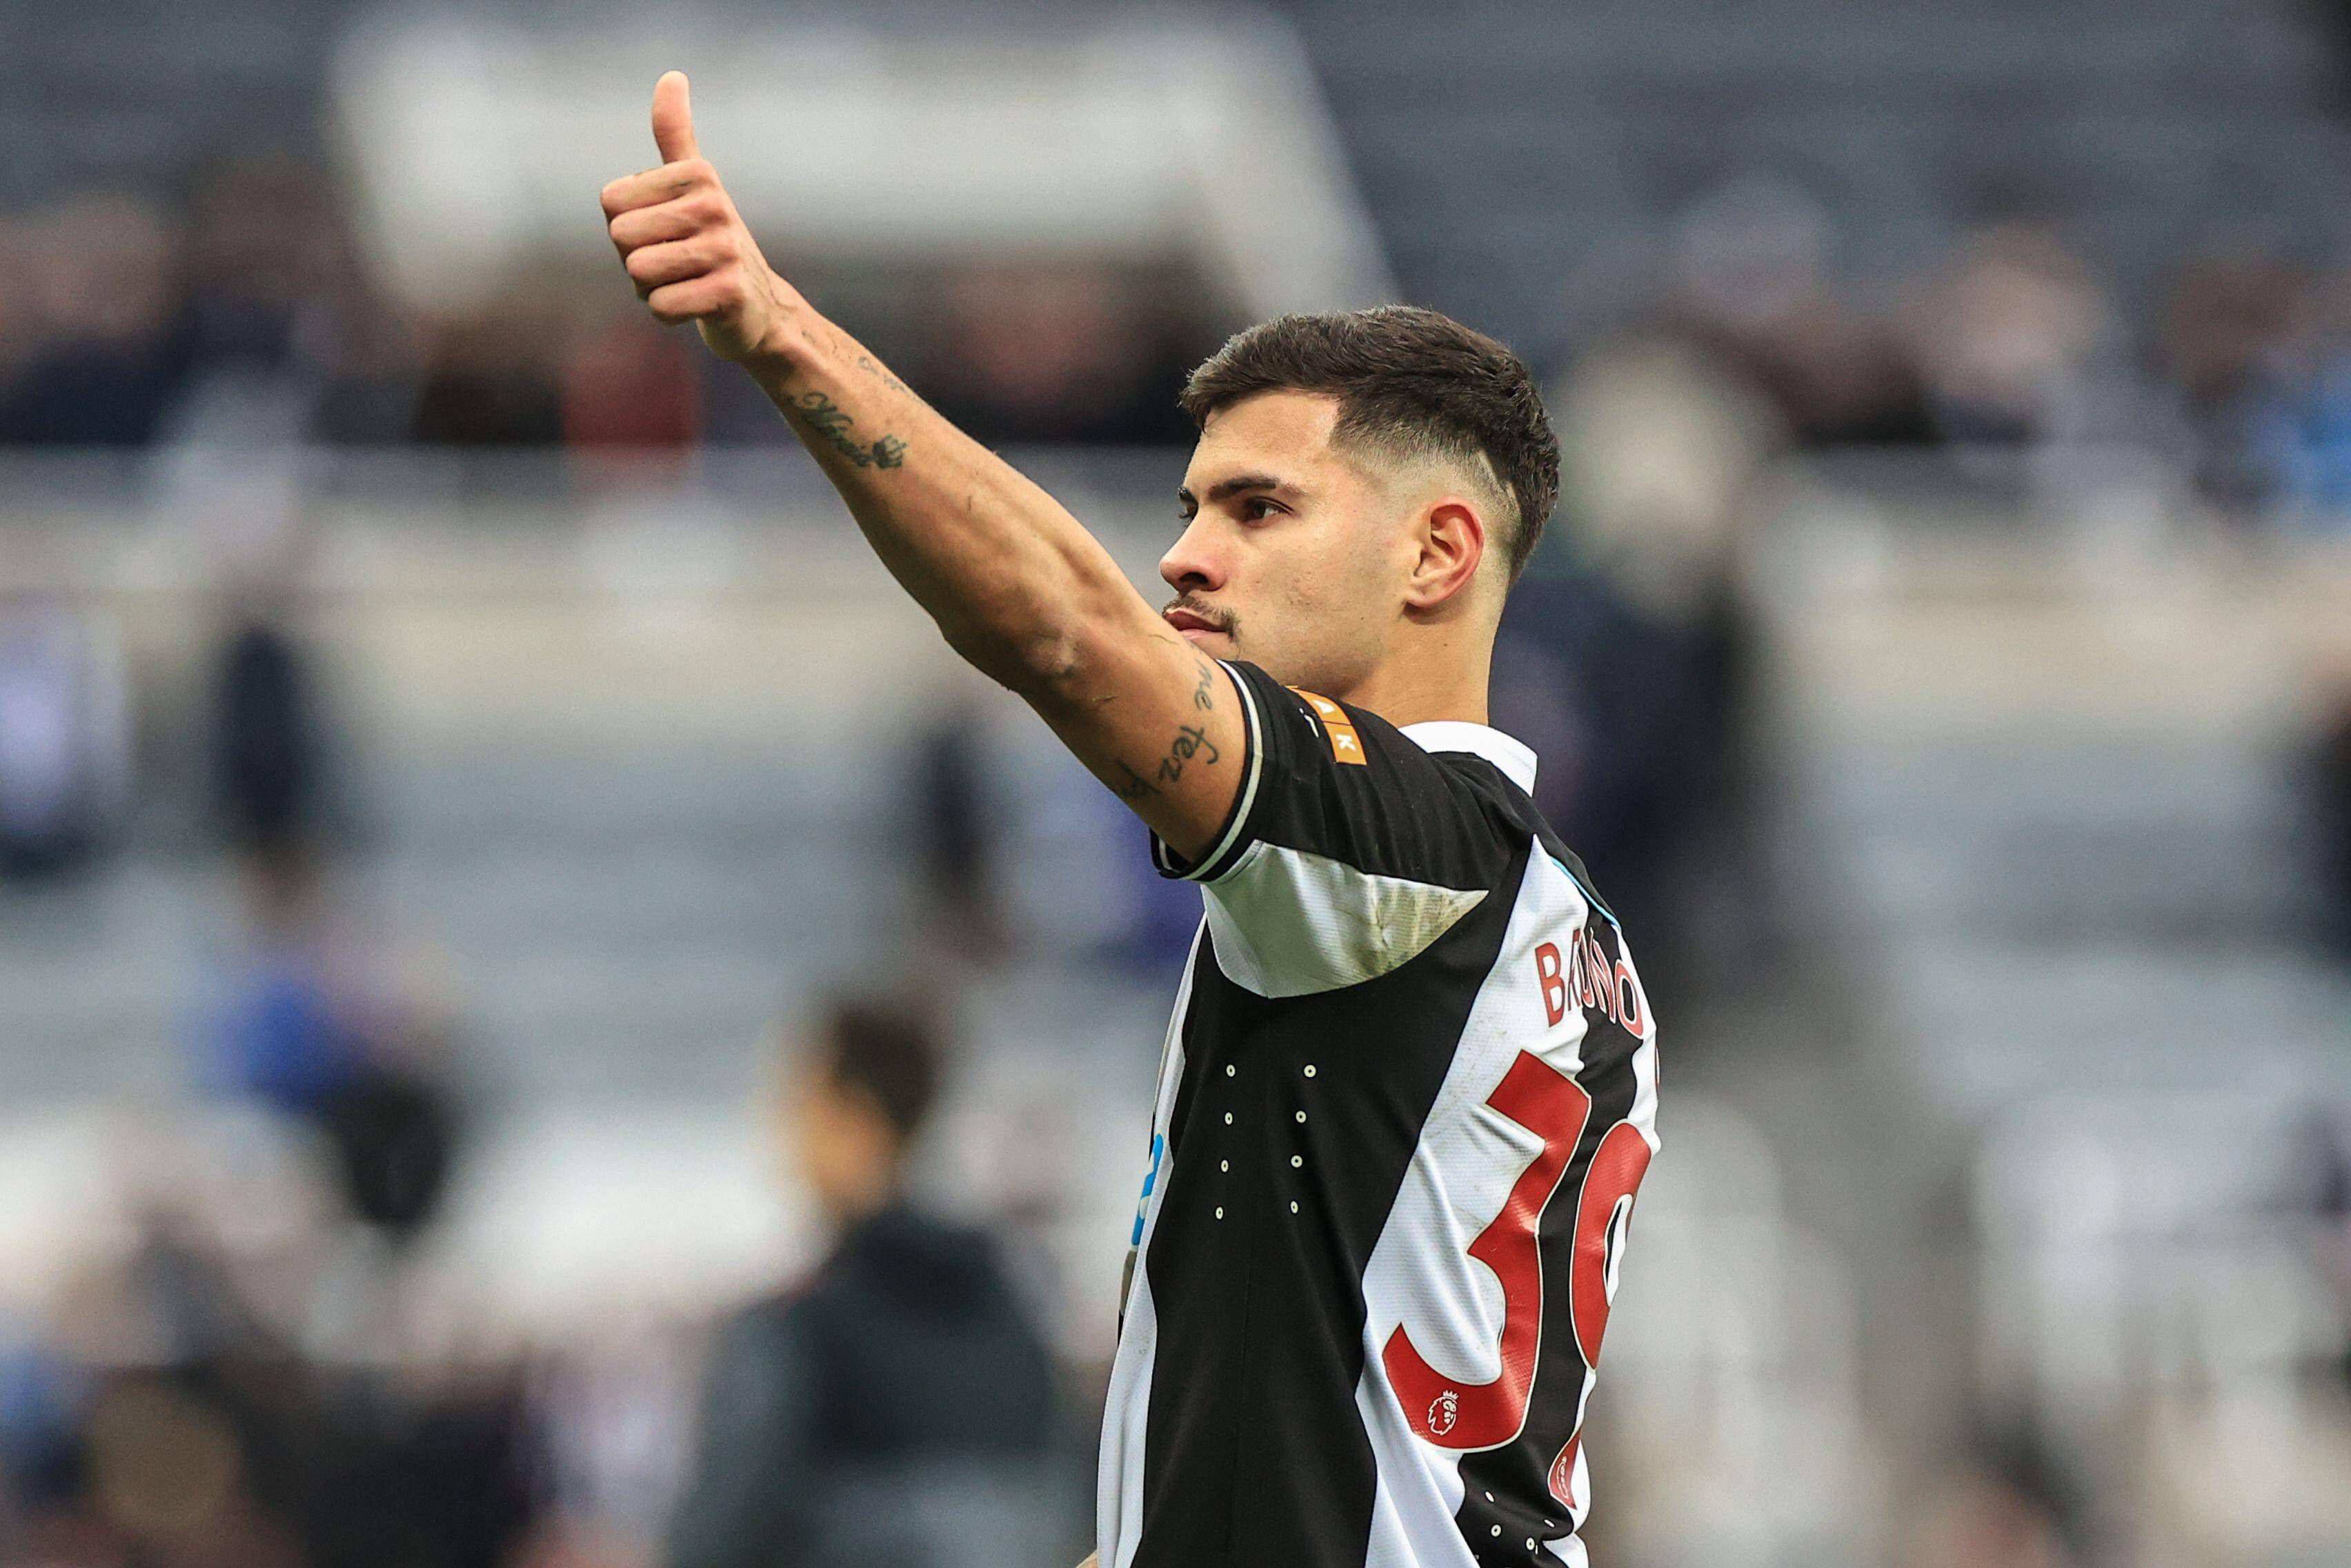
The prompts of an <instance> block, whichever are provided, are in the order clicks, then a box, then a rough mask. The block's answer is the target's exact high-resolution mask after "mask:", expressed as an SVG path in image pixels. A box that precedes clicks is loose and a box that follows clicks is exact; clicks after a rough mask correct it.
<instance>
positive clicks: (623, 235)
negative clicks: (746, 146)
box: [608, 192, 728, 256]
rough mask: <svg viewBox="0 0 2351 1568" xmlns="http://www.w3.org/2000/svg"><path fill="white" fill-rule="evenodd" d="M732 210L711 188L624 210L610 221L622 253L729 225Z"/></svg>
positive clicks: (687, 237) (626, 253) (613, 239)
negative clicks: (659, 202) (717, 197)
mask: <svg viewBox="0 0 2351 1568" xmlns="http://www.w3.org/2000/svg"><path fill="white" fill-rule="evenodd" d="M727 216H728V214H727V212H726V204H725V203H723V202H721V201H718V200H716V198H715V197H714V196H713V195H712V194H711V193H707V192H697V193H695V194H693V195H689V196H680V197H679V198H678V199H677V200H675V201H674V202H664V203H662V204H660V205H659V206H657V207H638V208H636V209H635V210H634V211H632V212H626V213H622V214H621V215H620V216H619V217H617V218H614V219H613V220H612V221H611V225H608V227H609V231H610V233H611V236H612V243H613V245H615V246H618V247H620V252H621V254H622V256H627V255H628V254H629V253H630V252H631V251H632V250H636V249H639V248H640V247H642V246H649V245H660V244H662V243H663V242H664V241H665V240H678V239H691V238H692V237H694V236H695V235H698V234H702V233H705V232H706V231H708V230H711V229H715V228H719V227H722V226H724V225H725V224H726V219H727Z"/></svg>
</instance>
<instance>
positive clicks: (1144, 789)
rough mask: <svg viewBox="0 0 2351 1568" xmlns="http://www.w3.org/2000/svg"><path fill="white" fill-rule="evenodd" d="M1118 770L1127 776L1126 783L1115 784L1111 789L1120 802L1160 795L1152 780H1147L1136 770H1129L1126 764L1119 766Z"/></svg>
mask: <svg viewBox="0 0 2351 1568" xmlns="http://www.w3.org/2000/svg"><path fill="white" fill-rule="evenodd" d="M1118 770H1119V771H1120V772H1121V773H1123V774H1125V775H1126V782H1125V783H1123V784H1113V785H1112V786H1111V787H1110V790H1111V793H1112V794H1113V795H1115V796H1117V797H1118V798H1119V799H1120V800H1130V801H1132V800H1142V799H1143V798H1144V796H1146V795H1156V794H1158V793H1159V787H1158V786H1157V785H1155V784H1154V783H1152V781H1151V780H1150V779H1145V778H1144V776H1143V775H1142V774H1140V773H1137V772H1136V771H1135V770H1134V768H1129V767H1128V766H1127V765H1126V764H1125V763H1123V762H1122V763H1120V764H1119V765H1118Z"/></svg>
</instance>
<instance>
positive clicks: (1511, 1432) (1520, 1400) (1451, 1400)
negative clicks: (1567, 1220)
mask: <svg viewBox="0 0 2351 1568" xmlns="http://www.w3.org/2000/svg"><path fill="white" fill-rule="evenodd" d="M1486 1103H1487V1104H1489V1105H1491V1106H1492V1107H1493V1108H1494V1109H1495V1110H1497V1111H1499V1112H1500V1113H1502V1114H1503V1115H1505V1116H1508V1117H1509V1118H1510V1120H1511V1121H1513V1122H1516V1123H1517V1124H1519V1125H1520V1126H1521V1127H1524V1128H1526V1129H1527V1131H1529V1132H1531V1133H1532V1134H1535V1135H1536V1136H1537V1137H1540V1138H1541V1139H1542V1149H1541V1153H1539V1154H1537V1155H1535V1157H1534V1158H1533V1160H1531V1162H1529V1164H1528V1166H1527V1167H1526V1169H1524V1170H1523V1171H1521V1172H1520V1173H1519V1179H1518V1180H1517V1182H1515V1183H1514V1184H1513V1185H1512V1186H1511V1187H1510V1197H1509V1198H1507V1199H1506V1200H1505V1201H1504V1202H1503V1204H1502V1211H1501V1213H1499V1214H1498V1215H1496V1216H1495V1217H1494V1221H1493V1223H1492V1224H1490V1225H1489V1226H1487V1227H1486V1228H1485V1229H1484V1230H1483V1231H1481V1232H1479V1236H1478V1239H1476V1240H1475V1241H1472V1242H1471V1243H1470V1244H1469V1256H1470V1257H1472V1258H1475V1259H1476V1260H1478V1261H1479V1262H1480V1263H1483V1264H1485V1265H1486V1267H1487V1268H1489V1269H1490V1270H1493V1272H1494V1278H1495V1279H1497V1280H1498V1281H1500V1282H1501V1286H1502V1343H1501V1371H1500V1373H1499V1375H1497V1376H1496V1377H1495V1378H1494V1379H1493V1381H1492V1382H1490V1383H1464V1382H1462V1381H1460V1380H1459V1379H1458V1378H1451V1377H1447V1376H1446V1375H1444V1374H1442V1373H1440V1372H1438V1371H1437V1369H1436V1368H1435V1367H1433V1366H1431V1365H1429V1364H1428V1362H1427V1360H1426V1357H1424V1356H1423V1355H1422V1354H1420V1352H1419V1350H1418V1349H1417V1348H1416V1347H1415V1346H1414V1344H1413V1343H1412V1336H1411V1334H1410V1333H1407V1332H1406V1331H1405V1329H1404V1328H1403V1327H1402V1325H1398V1327H1397V1328H1396V1330H1395V1333H1391V1334H1390V1335H1389V1336H1388V1342H1387V1344H1386V1346H1385V1347H1384V1349H1383V1350H1382V1352H1381V1356H1380V1359H1381V1361H1382V1362H1383V1364H1384V1365H1385V1366H1386V1368H1387V1374H1388V1383H1389V1385H1390V1386H1392V1387H1394V1388H1395V1392H1396V1397H1397V1399H1398V1400H1399V1401H1400V1402H1401V1403H1402V1404H1403V1406H1404V1411H1405V1417H1406V1419H1408V1420H1409V1421H1410V1422H1411V1423H1412V1427H1413V1430H1415V1431H1416V1432H1417V1433H1419V1434H1420V1435H1421V1436H1422V1437H1426V1438H1427V1439H1428V1440H1429V1441H1430V1442H1432V1443H1435V1444H1437V1446H1438V1447H1440V1448H1460V1449H1471V1448H1497V1447H1499V1446H1500V1445H1501V1444H1504V1443H1507V1442H1510V1441H1511V1440H1512V1439H1513V1438H1515V1437H1518V1435H1519V1433H1520V1429H1521V1428H1522V1427H1524V1426H1525V1424H1526V1417H1527V1400H1528V1397H1529V1396H1530V1395H1531V1394H1532V1392H1533V1390H1534V1379H1535V1363H1536V1357H1537V1352H1538V1350H1539V1349H1540V1343H1541V1337H1542V1302H1543V1278H1542V1256H1541V1248H1540V1246H1539V1244H1538V1241H1537V1236H1536V1228H1537V1226H1538V1225H1539V1223H1540V1222H1541V1219H1542V1213H1543V1210H1544V1208H1545V1207H1548V1206H1549V1205H1550V1203H1551V1200H1552V1195H1553V1194H1554V1193H1555V1192H1557V1191H1558V1189H1559V1186H1560V1183H1561V1180H1562V1177H1564V1176H1566V1174H1567V1166H1568V1162H1569V1160H1570V1159H1571V1158H1572V1157H1573V1155H1574V1153H1575V1145H1576V1142H1577V1140H1578V1139H1580V1138H1582V1137H1583V1128H1584V1124H1585V1123H1586V1122H1587V1121H1588V1120H1589V1119H1590V1118H1591V1115H1592V1097H1591V1096H1590V1095H1588V1094H1586V1093H1585V1092H1583V1089H1582V1087H1581V1086H1579V1085H1578V1084H1577V1083H1576V1082H1575V1081H1574V1080H1573V1079H1571V1078H1569V1077H1567V1076H1566V1075H1564V1074H1563V1073H1562V1072H1560V1071H1558V1070H1557V1069H1556V1068H1553V1067H1552V1066H1550V1065H1548V1064H1547V1063H1545V1062H1544V1061H1542V1060H1541V1058H1539V1057H1536V1056H1533V1055H1531V1054H1530V1053H1528V1052H1526V1051H1520V1053H1519V1058H1518V1060H1517V1061H1514V1062H1512V1063H1511V1064H1510V1071H1508V1072H1507V1073H1505V1074H1503V1076H1502V1082H1501V1083H1500V1084H1499V1086H1497V1087H1496V1089H1495V1090H1494V1092H1493V1093H1492V1094H1490V1095H1489V1096H1488V1097H1487V1101H1486ZM1648 1169H1649V1145H1648V1140H1646V1138H1644V1137H1642V1136H1641V1134H1640V1133H1639V1131H1638V1130H1637V1129H1635V1127H1634V1126H1633V1125H1632V1124H1631V1123H1629V1122H1619V1123H1618V1124H1616V1125H1614V1126H1613V1127H1611V1128H1609V1129H1608V1133H1607V1135H1606V1136H1604V1137H1603V1138H1602V1139H1601V1140H1600V1146H1599V1147H1598V1148H1597V1149H1595V1150H1593V1155H1592V1163H1591V1165H1590V1166H1589V1168H1588V1169H1587V1170H1586V1171H1585V1173H1584V1177H1583V1195H1582V1197H1579V1198H1578V1200H1577V1202H1576V1209H1575V1249H1574V1253H1573V1263H1572V1265H1571V1270H1570V1275H1569V1280H1568V1301H1569V1306H1570V1309H1571V1312H1572V1315H1573V1322H1574V1324H1575V1350H1576V1354H1577V1355H1578V1357H1579V1358H1580V1359H1581V1362H1582V1364H1581V1365H1580V1366H1578V1367H1577V1368H1576V1369H1575V1371H1576V1375H1577V1378H1578V1383H1579V1386H1580V1385H1581V1380H1582V1375H1583V1371H1584V1369H1585V1368H1588V1367H1592V1366H1594V1365H1597V1364H1599V1360H1600V1340H1601V1336H1602V1335H1603V1334H1604V1333H1606V1332H1607V1329H1608V1236H1609V1232H1610V1230H1611V1229H1612V1228H1613V1227H1614V1223H1615V1219H1616V1216H1617V1213H1618V1211H1619V1210H1620V1209H1622V1208H1628V1207H1629V1206H1630V1205H1631V1203H1632V1201H1633V1194H1634V1192H1635V1189H1637V1188H1638V1187H1639V1186H1640V1185H1641V1177H1642V1176H1645V1175H1646V1174H1647V1172H1648ZM1574 1446H1575V1438H1574V1437H1573V1436H1571V1437H1569V1438H1568V1442H1567V1446H1566V1447H1564V1448H1562V1449H1561V1450H1560V1455H1559V1460H1558V1462H1557V1463H1555V1464H1554V1465H1553V1467H1552V1490H1554V1491H1555V1492H1558V1493H1559V1494H1560V1500H1561V1501H1562V1502H1564V1503H1567V1504H1568V1505H1569V1506H1571V1507H1573V1499H1571V1498H1569V1497H1568V1496H1567V1495H1566V1480H1567V1477H1568V1476H1569V1475H1572V1474H1573V1469H1574V1458H1573V1451H1574Z"/></svg>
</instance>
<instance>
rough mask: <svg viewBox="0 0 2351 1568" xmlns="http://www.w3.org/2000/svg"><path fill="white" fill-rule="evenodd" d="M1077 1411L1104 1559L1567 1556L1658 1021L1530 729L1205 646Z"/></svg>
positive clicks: (1578, 1554)
mask: <svg viewBox="0 0 2351 1568" xmlns="http://www.w3.org/2000/svg"><path fill="white" fill-rule="evenodd" d="M1226 668H1227V669H1228V670H1229V671H1230V672H1231V673H1232V675H1233V679H1234V682H1235V684H1236V685H1238V688H1239V691H1240V695H1241V699H1242V706H1243V708H1244V709H1245V710H1246V718H1247V724H1248V737H1249V746H1248V755H1247V757H1246V758H1244V768H1245V773H1244V781H1243V784H1242V788H1241V791H1240V794H1239V797H1238V800H1236V801H1235V804H1234V808H1233V811H1232V815H1231V817H1230V819H1229V821H1228V823H1227V824H1226V826H1225V829H1224V831H1223V832H1222V833H1221V834H1220V835H1219V837H1218V839H1217V841H1216V843H1215V844H1213V845H1212V846H1211V847H1210V848H1209V849H1208V850H1207V851H1206V852H1204V853H1203V854H1202V855H1201V857H1200V858H1199V859H1198V861H1196V862H1193V863H1190V864H1186V863H1183V862H1179V861H1178V860H1177V859H1176V858H1175V856H1174V855H1173V854H1172V853H1171V852H1169V851H1168V849H1167V848H1166V846H1165V844H1160V843H1156V842H1155V843H1154V845H1153V852H1154V854H1155V857H1156V859H1157V861H1158V864H1159V868H1160V870H1161V871H1162V872H1163V873H1165V874H1167V875H1169V876H1181V877H1186V878H1189V879H1190V880H1192V881H1195V882H1197V883H1200V884H1201V887H1202V890H1203V892H1204V894H1205V904H1206V915H1205V918H1204V919H1203V921H1202V923H1201V927H1200V933H1199V935H1198V936H1197V937H1196V939H1195V941H1194V945H1193V950H1192V957H1191V961H1190V964H1189V965H1188V967H1186V972H1185V977H1184V980H1183V985H1182V988H1181V989H1180V990H1179V992H1178V993H1177V997H1176V1002H1175V1018H1174V1019H1173V1020H1172V1021H1171V1023H1170V1024H1169V1026H1168V1033H1167V1045H1166V1050H1165V1055H1164V1057H1163V1060H1162V1063H1161V1067H1160V1073H1159V1085H1158V1096H1157V1101H1156V1104H1155V1110H1154V1114H1153V1124H1152V1138H1151V1145H1150V1147H1151V1165H1150V1169H1149V1173H1148V1175H1147V1176H1145V1178H1144V1188H1143V1201H1142V1205H1141V1207H1140V1209H1139V1211H1138V1213H1137V1215H1136V1219H1135V1226H1134V1237H1133V1241H1134V1256H1133V1257H1132V1258H1131V1260H1130V1268H1129V1274H1128V1281H1127V1288H1126V1296H1125V1301H1124V1304H1123V1313H1122V1320H1121V1326H1120V1333H1119V1343H1118V1355H1117V1359H1116V1361H1115V1363H1114V1364H1113V1369H1112V1374H1111V1383H1110V1395H1109V1405H1108V1410H1107V1413H1106V1416H1105V1418H1104V1421H1103V1427H1102V1471H1101V1490H1100V1494H1099V1502H1098V1517H1097V1521H1096V1522H1097V1529H1098V1546H1099V1550H1100V1552H1101V1558H1102V1568H1207V1565H1212V1564H1231V1565H1234V1568H1468V1565H1471V1564H1479V1565H1486V1564H1496V1563H1572V1564H1576V1565H1578V1568H1582V1565H1583V1563H1584V1562H1585V1555H1584V1551H1583V1545H1582V1543H1581V1542H1579V1541H1578V1540H1577V1538H1576V1533H1575V1532H1576V1530H1577V1528H1578V1526H1579V1525H1581V1523H1582V1522H1583V1519H1584V1517H1585V1514H1586V1512H1587V1511H1588V1510H1589V1508H1590V1506H1591V1496H1590V1490H1589V1485H1588V1477H1587V1472H1586V1467H1585V1464H1584V1458H1583V1444H1582V1439H1581V1433H1582V1429H1583V1416H1584V1407H1585V1402H1586V1401H1587V1400H1588V1399H1589V1398H1590V1397H1591V1394H1592V1388H1593V1378H1594V1367H1595V1366H1596V1364H1597V1363H1598V1361H1599V1356H1600V1343H1601V1336H1602V1335H1603V1333H1604V1332H1605V1331H1606V1328H1607V1325H1608V1307H1609V1301H1610V1299H1611V1298H1612V1297H1613V1296H1614V1293H1615V1289H1616V1280H1617V1268H1618V1261H1619V1259H1620V1257H1621V1254H1622V1251H1623V1248H1624V1243H1625V1232H1626V1228H1627V1226H1628V1224H1629V1222H1630V1218H1631V1214H1632V1207H1633V1199H1634V1194H1635V1191H1636V1190H1637V1189H1638V1187H1639V1186H1640V1184H1641V1178H1642V1176H1643V1175H1644V1174H1645V1173H1646V1171H1647V1170H1648V1167H1649V1162H1650V1159H1651V1157H1652V1155H1654V1154H1655V1153H1656V1147H1657V1138H1656V1100H1657V1065H1656V1063H1657V1058H1656V1023H1655V1020H1654V1019H1653V1018H1652V1017H1651V1014H1650V1010H1649V1003H1648V999H1647V998H1646V996H1645V995H1644V994H1643V991H1642V988H1641V979H1640V975H1639V972H1638V971H1637V970H1636V969H1635V967H1634V965H1633V956H1632V954H1631V952H1630V951H1629V950H1628V949H1627V948H1626V947H1625V937H1624V933H1623V932H1622V931H1621V930H1620V929H1619V928H1618V926H1617V923H1616V920H1615V917H1614V915H1611V914H1610V913H1609V911H1608V909H1607V907H1606V906H1605V905H1604V904H1602V903H1601V901H1600V899H1599V897H1598V895H1597V894H1595V893H1594V892H1593V888H1592V882H1591V879H1590V878H1589V877H1588V876H1587V875H1586V874H1585V873H1584V871H1583V866H1582V864H1581V863H1580V862H1578V861H1577V860H1576V858H1575V857H1574V856H1573V854H1570V853H1569V852H1568V851H1567V849H1566V847H1565V846H1564V845H1562V843H1561V842H1560V841H1559V840H1558V838H1557V836H1556V835H1555V834H1553V833H1552V831H1551V830H1550V828H1549V827H1548V826H1546V825H1545V824H1544V822H1543V821H1542V819H1541V815H1540V814H1539V813H1538V812H1537V811H1536V810H1535V807H1534V803H1533V801H1532V800H1531V799H1530V798H1529V791H1530V790H1531V789H1532V787H1533V784H1534V775H1535V758H1534V756H1533V754H1532V753H1531V752H1530V751H1529V750H1528V749H1527V748H1526V747H1523V746H1521V745H1520V743H1519V742H1517V741H1516V740H1513V739H1512V738H1510V737H1508V736H1506V735H1503V734H1501V733H1500V732H1499V731H1497V730H1494V729H1491V728H1489V727H1486V726H1483V725H1478V724H1468V723H1460V722H1451V721H1447V722H1438V723H1429V724H1416V725H1411V726H1408V727H1405V728H1403V729H1398V728H1396V727H1394V726H1391V725H1389V724H1388V723H1386V722H1385V721H1384V720H1383V719H1381V718H1379V717H1378V716H1375V715H1373V714H1370V713H1366V712H1364V711H1362V710H1360V709H1356V708H1353V707H1348V706H1343V705H1342V704H1339V703H1334V702H1332V701H1330V700H1329V699H1327V698H1324V697H1320V696H1316V695H1312V694H1311V693H1304V692H1295V691H1292V690H1290V689H1289V688H1288V687H1285V686H1283V685H1280V683H1278V682H1276V681H1275V680H1274V679H1273V678H1272V677H1271V676H1270V675H1268V674H1266V673H1265V672H1264V671H1262V670H1260V669H1259V668H1257V667H1256V666H1255V665H1252V664H1244V663H1238V662H1235V663H1230V664H1227V665H1226Z"/></svg>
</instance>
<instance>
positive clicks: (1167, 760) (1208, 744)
mask: <svg viewBox="0 0 2351 1568" xmlns="http://www.w3.org/2000/svg"><path fill="white" fill-rule="evenodd" d="M1193 758H1199V761H1200V766H1202V767H1203V768H1205V767H1207V766H1208V765H1209V764H1211V763H1213V762H1215V761H1216V760H1217V747H1216V743H1215V742H1213V741H1211V740H1210V739H1209V738H1208V732H1207V730H1205V729H1200V728H1196V727H1194V726H1192V725H1188V724H1187V725H1184V726H1181V727H1178V728H1177V730H1176V731H1175V739H1174V740H1172V741H1170V742H1168V745H1167V755H1166V756H1165V757H1163V758H1160V759H1159V777H1160V778H1161V779H1165V780H1166V781H1167V782H1168V783H1170V784H1173V783H1175V780H1177V779H1181V778H1183V777H1184V764H1186V762H1189V761H1191V760H1192V759H1193Z"/></svg>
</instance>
